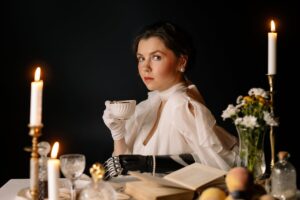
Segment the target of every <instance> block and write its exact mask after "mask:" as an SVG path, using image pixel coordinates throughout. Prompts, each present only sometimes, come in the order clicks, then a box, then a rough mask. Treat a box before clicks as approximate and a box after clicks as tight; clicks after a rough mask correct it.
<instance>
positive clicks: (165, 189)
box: [125, 163, 227, 200]
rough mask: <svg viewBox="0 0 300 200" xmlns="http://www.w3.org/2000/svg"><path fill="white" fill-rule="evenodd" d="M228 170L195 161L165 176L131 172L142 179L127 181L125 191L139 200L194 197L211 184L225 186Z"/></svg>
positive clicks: (175, 199)
mask: <svg viewBox="0 0 300 200" xmlns="http://www.w3.org/2000/svg"><path fill="white" fill-rule="evenodd" d="M226 173H227V172H226V171H223V170H220V169H216V168H213V167H209V166H206V165H203V164H199V163H194V164H191V165H188V166H186V167H184V168H181V169H179V170H177V171H174V172H172V173H170V174H168V175H166V176H164V177H162V178H161V177H156V176H151V175H150V174H145V173H143V174H142V173H139V172H129V174H130V175H131V176H134V177H136V178H138V179H140V181H133V182H128V183H126V187H125V192H126V193H128V194H129V195H131V196H133V197H134V198H135V199H138V200H156V199H160V200H168V199H172V200H181V199H185V200H188V199H193V197H194V195H195V191H198V192H201V191H202V190H204V189H205V188H207V187H210V186H220V185H222V186H224V185H225V184H224V177H225V175H226Z"/></svg>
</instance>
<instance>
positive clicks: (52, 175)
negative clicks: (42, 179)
mask: <svg viewBox="0 0 300 200" xmlns="http://www.w3.org/2000/svg"><path fill="white" fill-rule="evenodd" d="M58 147H59V143H58V142H55V143H54V145H53V148H52V151H51V158H50V159H49V160H48V199H49V200H58V178H59V175H60V172H59V167H60V161H59V159H57V158H56V157H57V152H58Z"/></svg>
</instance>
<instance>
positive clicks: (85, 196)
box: [79, 163, 116, 200]
mask: <svg viewBox="0 0 300 200" xmlns="http://www.w3.org/2000/svg"><path fill="white" fill-rule="evenodd" d="M90 174H91V176H92V181H91V183H90V184H89V185H88V186H87V187H86V188H84V189H83V190H82V191H81V192H80V195H79V200H116V191H115V189H114V188H113V187H112V186H111V185H110V184H109V183H107V182H105V181H103V180H102V179H103V176H104V174H105V169H104V167H103V166H102V165H101V164H100V163H95V164H93V165H92V167H91V168H90Z"/></svg>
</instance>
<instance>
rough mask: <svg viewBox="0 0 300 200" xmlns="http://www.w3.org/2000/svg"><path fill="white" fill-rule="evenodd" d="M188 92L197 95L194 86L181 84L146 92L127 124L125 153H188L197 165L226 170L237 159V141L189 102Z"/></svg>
mask: <svg viewBox="0 0 300 200" xmlns="http://www.w3.org/2000/svg"><path fill="white" fill-rule="evenodd" d="M191 91H192V93H194V94H195V93H196V94H198V95H199V92H198V90H197V88H196V87H195V85H190V86H188V87H187V86H185V84H183V83H179V84H177V85H174V86H172V87H171V88H169V89H168V90H166V91H163V92H158V91H153V92H149V93H148V99H146V100H144V101H142V102H141V103H139V104H138V105H137V107H136V111H135V114H134V115H133V116H132V117H131V118H130V119H129V120H127V122H126V134H125V141H126V144H127V147H128V149H127V153H131V154H141V155H179V154H183V153H190V154H192V155H193V157H194V159H195V161H196V162H199V163H203V164H206V165H210V166H213V167H217V168H220V169H224V170H229V169H230V168H231V167H232V166H233V164H234V163H235V159H236V157H237V145H236V139H235V137H233V136H231V135H230V134H229V133H227V132H226V131H225V130H224V129H222V128H221V127H219V126H217V125H216V120H215V118H214V116H213V115H212V113H211V112H210V111H209V110H208V109H207V108H206V107H205V106H204V105H203V104H202V103H200V102H199V101H197V100H195V99H193V98H191V95H189V94H191ZM162 101H165V104H164V107H163V109H162V111H161V116H160V120H159V122H158V124H157V128H156V130H155V132H154V134H153V135H152V137H151V138H150V140H149V141H148V143H147V144H146V145H144V144H143V142H144V140H145V139H146V138H147V136H148V134H149V132H150V130H151V129H152V127H153V125H154V123H155V121H156V118H157V112H158V109H159V107H160V104H161V102H162ZM191 107H192V109H191ZM191 110H193V111H191Z"/></svg>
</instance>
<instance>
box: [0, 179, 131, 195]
mask: <svg viewBox="0 0 300 200" xmlns="http://www.w3.org/2000/svg"><path fill="white" fill-rule="evenodd" d="M60 180H61V181H63V180H65V179H60ZM135 180H137V179H136V178H134V177H129V176H124V177H122V176H121V177H117V178H114V179H112V180H111V181H109V182H110V184H111V185H112V186H113V187H114V188H115V189H116V190H117V191H118V190H119V191H120V190H121V189H122V187H124V185H125V183H126V182H128V181H135ZM25 188H29V179H10V180H9V181H7V183H5V184H4V185H3V186H2V187H1V188H0V200H21V199H22V200H23V199H25V198H22V197H21V196H20V197H18V193H19V192H20V191H21V190H22V189H25ZM117 198H118V199H123V200H125V199H128V200H130V197H129V196H128V195H125V194H123V193H121V192H118V193H117Z"/></svg>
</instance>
